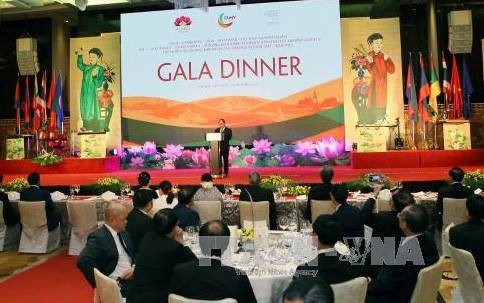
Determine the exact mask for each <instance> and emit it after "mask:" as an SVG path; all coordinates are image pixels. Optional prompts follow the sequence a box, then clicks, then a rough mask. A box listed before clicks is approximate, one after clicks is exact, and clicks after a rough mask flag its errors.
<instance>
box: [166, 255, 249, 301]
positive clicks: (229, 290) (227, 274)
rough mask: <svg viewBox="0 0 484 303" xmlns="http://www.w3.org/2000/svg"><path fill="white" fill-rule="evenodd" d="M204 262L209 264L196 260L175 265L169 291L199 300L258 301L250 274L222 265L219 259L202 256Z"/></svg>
mask: <svg viewBox="0 0 484 303" xmlns="http://www.w3.org/2000/svg"><path fill="white" fill-rule="evenodd" d="M201 261H206V262H210V263H208V264H210V265H205V264H203V263H202V264H199V261H198V260H195V261H191V262H187V263H183V264H179V265H177V266H176V267H175V270H174V272H173V277H172V279H171V287H170V293H175V294H177V295H180V296H184V297H187V298H192V299H199V300H221V299H224V298H233V299H236V300H237V302H241V303H256V302H257V300H256V298H255V295H254V291H253V290H252V286H251V285H250V282H249V278H248V277H247V274H245V273H244V272H241V271H240V270H237V269H235V268H233V267H230V266H225V265H222V264H221V262H220V261H219V260H215V259H208V258H202V259H201Z"/></svg>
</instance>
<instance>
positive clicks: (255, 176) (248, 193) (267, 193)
mask: <svg viewBox="0 0 484 303" xmlns="http://www.w3.org/2000/svg"><path fill="white" fill-rule="evenodd" d="M249 184H250V186H249V187H248V188H244V189H242V192H241V193H240V201H251V202H259V201H269V221H270V222H269V226H270V228H271V229H273V230H275V229H277V219H276V202H275V201H274V193H273V192H272V191H271V190H270V189H266V188H262V187H261V186H260V174H259V173H258V172H252V173H250V174H249Z"/></svg>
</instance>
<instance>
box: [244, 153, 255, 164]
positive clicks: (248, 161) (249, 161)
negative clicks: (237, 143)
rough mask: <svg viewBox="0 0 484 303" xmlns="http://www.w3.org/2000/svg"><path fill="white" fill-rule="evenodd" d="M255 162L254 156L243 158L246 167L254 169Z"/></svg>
mask: <svg viewBox="0 0 484 303" xmlns="http://www.w3.org/2000/svg"><path fill="white" fill-rule="evenodd" d="M256 161H257V158H256V157H255V156H252V155H249V156H245V158H244V163H245V165H247V166H249V167H254V165H255V162H256Z"/></svg>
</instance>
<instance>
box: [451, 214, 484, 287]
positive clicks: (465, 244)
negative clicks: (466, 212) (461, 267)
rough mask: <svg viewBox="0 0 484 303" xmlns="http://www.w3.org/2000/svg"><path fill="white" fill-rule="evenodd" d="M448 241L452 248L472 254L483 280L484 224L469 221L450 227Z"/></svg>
mask: <svg viewBox="0 0 484 303" xmlns="http://www.w3.org/2000/svg"><path fill="white" fill-rule="evenodd" d="M449 241H450V244H452V246H454V247H456V248H460V249H464V250H467V251H468V252H470V253H471V254H472V256H473V257H474V260H475V261H476V265H477V269H478V270H479V273H480V275H481V278H482V279H483V280H484V222H482V221H479V220H476V219H470V220H469V221H467V222H465V223H462V224H459V225H456V226H454V227H452V228H451V229H450V231H449Z"/></svg>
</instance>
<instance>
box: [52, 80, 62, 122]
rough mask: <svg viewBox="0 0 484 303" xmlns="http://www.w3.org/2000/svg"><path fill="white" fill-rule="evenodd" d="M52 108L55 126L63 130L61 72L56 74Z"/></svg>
mask: <svg viewBox="0 0 484 303" xmlns="http://www.w3.org/2000/svg"><path fill="white" fill-rule="evenodd" d="M52 109H53V110H54V111H55V115H56V118H57V119H56V123H55V127H56V128H57V129H60V130H61V131H62V130H63V124H64V105H63V100H62V77H61V74H59V75H58V76H57V82H56V87H55V95H54V99H53V100H52Z"/></svg>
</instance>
